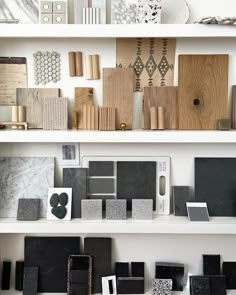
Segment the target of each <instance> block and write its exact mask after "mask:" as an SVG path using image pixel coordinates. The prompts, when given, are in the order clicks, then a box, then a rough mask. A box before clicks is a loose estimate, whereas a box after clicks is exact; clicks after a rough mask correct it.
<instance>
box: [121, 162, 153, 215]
mask: <svg viewBox="0 0 236 295" xmlns="http://www.w3.org/2000/svg"><path fill="white" fill-rule="evenodd" d="M156 166H157V163H156V162H138V161H137V162H117V199H126V200H127V208H128V210H129V211H131V209H132V202H131V201H132V199H143V198H146V199H152V200H153V209H154V210H155V209H156Z"/></svg>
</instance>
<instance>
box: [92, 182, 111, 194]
mask: <svg viewBox="0 0 236 295" xmlns="http://www.w3.org/2000/svg"><path fill="white" fill-rule="evenodd" d="M88 193H89V194H113V193H115V180H114V179H112V178H89V179H88Z"/></svg>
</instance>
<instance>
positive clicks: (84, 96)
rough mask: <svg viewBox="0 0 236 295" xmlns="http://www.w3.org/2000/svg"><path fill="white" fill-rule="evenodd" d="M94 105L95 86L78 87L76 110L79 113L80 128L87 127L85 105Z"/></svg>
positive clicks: (76, 91)
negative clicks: (84, 117)
mask: <svg viewBox="0 0 236 295" xmlns="http://www.w3.org/2000/svg"><path fill="white" fill-rule="evenodd" d="M91 105H93V88H88V87H76V88H75V103H74V111H76V112H77V113H78V129H86V126H84V119H83V110H84V106H91Z"/></svg>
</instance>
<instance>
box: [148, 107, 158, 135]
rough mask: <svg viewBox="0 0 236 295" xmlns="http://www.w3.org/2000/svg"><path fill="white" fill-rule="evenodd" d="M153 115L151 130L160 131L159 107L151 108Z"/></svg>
mask: <svg viewBox="0 0 236 295" xmlns="http://www.w3.org/2000/svg"><path fill="white" fill-rule="evenodd" d="M150 114H151V116H150V117H151V130H157V129H158V111H157V107H151V109H150Z"/></svg>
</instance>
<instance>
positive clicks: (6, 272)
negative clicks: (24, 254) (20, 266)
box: [2, 261, 11, 290]
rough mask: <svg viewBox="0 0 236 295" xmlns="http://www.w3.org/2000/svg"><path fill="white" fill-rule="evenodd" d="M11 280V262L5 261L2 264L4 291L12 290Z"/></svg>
mask: <svg viewBox="0 0 236 295" xmlns="http://www.w3.org/2000/svg"><path fill="white" fill-rule="evenodd" d="M10 278H11V262H10V261H3V264H2V290H9V289H10Z"/></svg>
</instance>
